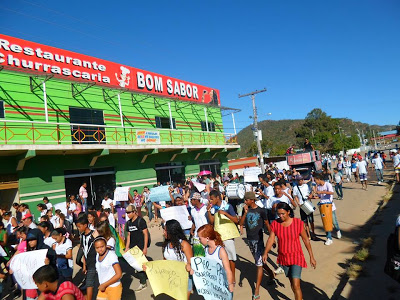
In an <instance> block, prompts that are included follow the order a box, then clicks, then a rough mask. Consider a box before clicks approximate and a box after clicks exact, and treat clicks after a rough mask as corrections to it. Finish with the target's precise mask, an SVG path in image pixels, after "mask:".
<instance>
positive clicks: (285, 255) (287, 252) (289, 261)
mask: <svg viewBox="0 0 400 300" xmlns="http://www.w3.org/2000/svg"><path fill="white" fill-rule="evenodd" d="M276 211H277V215H278V217H279V219H277V220H275V221H273V222H272V224H271V232H270V234H269V238H268V241H267V244H266V246H265V251H264V255H263V261H264V263H265V264H266V263H267V261H268V253H269V251H270V250H271V248H272V245H273V244H274V242H275V236H276V237H278V261H277V263H278V264H279V266H280V267H281V268H282V269H283V270H284V271H285V275H286V277H289V280H290V284H291V287H292V290H293V293H294V297H295V299H296V300H302V299H303V293H302V291H301V287H300V279H301V270H302V268H307V264H306V260H305V259H304V254H303V250H302V249H301V244H300V236H301V238H302V240H303V243H304V245H305V246H306V248H307V251H308V254H309V255H310V264H311V266H312V267H313V268H314V269H315V268H316V266H317V262H316V261H315V258H314V254H313V252H312V249H311V244H310V241H309V239H308V236H307V233H306V231H305V230H304V223H303V221H301V220H300V219H297V218H293V217H291V216H293V210H292V208H291V207H290V206H289V204H287V203H285V202H280V203H278V205H277V206H276Z"/></svg>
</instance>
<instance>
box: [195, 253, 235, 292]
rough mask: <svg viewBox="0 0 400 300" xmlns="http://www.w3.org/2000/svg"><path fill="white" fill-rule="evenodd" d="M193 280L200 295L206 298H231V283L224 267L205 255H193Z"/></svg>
mask: <svg viewBox="0 0 400 300" xmlns="http://www.w3.org/2000/svg"><path fill="white" fill-rule="evenodd" d="M190 264H191V266H192V269H193V271H194V274H193V282H194V285H195V286H196V290H197V292H198V293H199V295H202V296H203V297H204V299H205V300H215V299H216V300H231V299H232V293H231V292H229V284H228V280H227V277H226V272H225V270H224V267H223V266H222V265H221V264H220V263H218V262H217V261H215V260H213V259H209V258H205V257H192V259H191V261H190Z"/></svg>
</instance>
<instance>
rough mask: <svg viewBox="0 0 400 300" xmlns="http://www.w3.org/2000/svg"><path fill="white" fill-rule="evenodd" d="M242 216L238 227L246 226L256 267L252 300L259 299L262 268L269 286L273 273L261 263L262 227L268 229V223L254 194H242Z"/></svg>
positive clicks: (262, 247) (248, 241)
mask: <svg viewBox="0 0 400 300" xmlns="http://www.w3.org/2000/svg"><path fill="white" fill-rule="evenodd" d="M244 203H245V205H244V207H243V209H244V214H243V216H242V218H241V219H240V222H239V225H240V226H241V227H242V226H243V225H245V226H246V234H247V245H248V246H249V248H250V252H251V254H252V255H253V257H254V260H255V264H256V266H257V282H256V287H255V291H254V295H253V299H259V298H260V286H261V281H262V277H263V268H264V269H265V270H266V271H267V273H268V275H269V277H270V279H269V281H268V283H269V284H273V283H274V277H275V276H274V273H273V272H272V270H271V269H270V268H269V267H268V266H267V265H266V264H264V263H263V260H262V258H263V254H264V250H265V247H264V238H263V227H264V225H265V226H267V228H269V222H268V218H267V213H266V211H265V209H263V208H260V207H258V206H257V204H256V195H255V194H254V192H246V193H245V194H244Z"/></svg>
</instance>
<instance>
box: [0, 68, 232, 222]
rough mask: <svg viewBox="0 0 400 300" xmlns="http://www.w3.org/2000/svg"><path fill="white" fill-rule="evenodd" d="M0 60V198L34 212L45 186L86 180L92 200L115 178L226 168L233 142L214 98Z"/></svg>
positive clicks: (53, 197) (58, 189)
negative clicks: (99, 81)
mask: <svg viewBox="0 0 400 300" xmlns="http://www.w3.org/2000/svg"><path fill="white" fill-rule="evenodd" d="M0 69H1V71H0V166H1V167H0V203H1V206H5V207H9V206H10V205H11V204H12V203H13V202H21V203H28V204H29V205H30V207H31V210H32V212H34V213H35V214H37V211H36V204H37V203H39V202H41V200H42V198H43V197H44V196H47V197H48V198H49V199H50V201H51V202H52V203H53V204H55V203H59V202H63V201H65V199H66V197H67V196H68V195H70V194H77V193H78V190H79V187H80V186H81V184H82V183H83V182H87V184H88V192H89V201H88V202H89V205H90V204H93V205H96V206H97V207H98V206H99V205H100V203H101V200H102V199H103V196H104V194H105V193H112V191H113V189H114V188H115V186H117V185H121V186H131V187H132V188H136V189H138V190H139V191H141V190H142V188H143V187H144V186H149V187H151V186H152V185H153V184H156V183H157V182H158V181H159V182H161V183H166V182H170V181H182V180H184V179H185V178H186V177H187V176H192V175H196V174H197V173H198V172H199V171H201V170H211V171H212V172H213V173H221V172H225V171H227V170H228V166H227V159H226V156H227V154H228V153H229V152H230V151H236V150H237V149H238V148H239V146H238V145H237V143H236V141H235V139H234V138H229V137H227V136H226V134H225V133H224V130H223V125H222V115H221V112H224V108H223V107H220V106H218V105H209V104H202V103H196V102H191V101H182V100H178V99H174V98H165V97H161V96H156V95H153V94H144V93H138V92H132V91H128V90H125V89H118V88H107V87H104V86H100V85H96V84H92V83H84V82H78V81H75V82H74V81H69V80H63V79H60V78H56V77H52V76H49V75H48V74H43V73H26V72H22V71H20V70H11V69H8V68H1V66H0ZM32 208H33V209H32Z"/></svg>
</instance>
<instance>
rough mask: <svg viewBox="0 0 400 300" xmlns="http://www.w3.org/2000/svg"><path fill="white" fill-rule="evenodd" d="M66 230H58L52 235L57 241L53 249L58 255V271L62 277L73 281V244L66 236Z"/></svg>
mask: <svg viewBox="0 0 400 300" xmlns="http://www.w3.org/2000/svg"><path fill="white" fill-rule="evenodd" d="M65 234H66V230H65V229H64V228H56V229H54V231H53V232H52V233H51V237H52V238H53V239H54V240H55V241H56V242H55V243H54V244H53V249H54V251H56V254H57V269H58V272H59V273H60V277H61V278H64V279H65V280H72V273H73V267H74V264H73V261H72V242H71V240H70V239H68V238H67V237H66V236H65Z"/></svg>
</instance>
